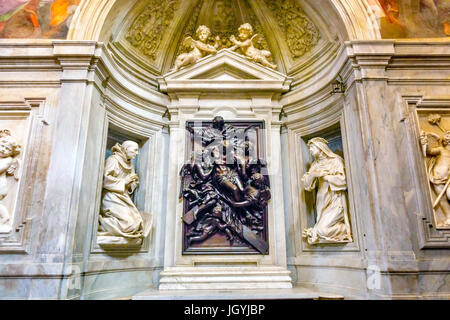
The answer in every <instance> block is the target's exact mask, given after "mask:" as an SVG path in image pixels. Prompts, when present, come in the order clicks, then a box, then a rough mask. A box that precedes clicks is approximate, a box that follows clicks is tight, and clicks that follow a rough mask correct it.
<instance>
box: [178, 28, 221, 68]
mask: <svg viewBox="0 0 450 320" xmlns="http://www.w3.org/2000/svg"><path fill="white" fill-rule="evenodd" d="M195 34H196V36H197V38H198V40H194V39H193V38H192V37H191V36H188V37H186V39H184V43H183V44H184V45H185V46H187V47H191V48H192V50H191V51H190V52H185V53H181V54H180V55H179V56H178V57H177V59H176V60H175V65H174V67H173V69H172V70H171V71H177V70H178V69H180V68H181V67H184V66H187V65H189V64H193V63H196V62H197V61H198V60H199V59H201V58H203V57H205V56H207V55H209V54H215V53H216V52H217V49H218V48H219V46H220V43H219V41H220V38H219V37H218V36H217V37H216V38H215V44H214V45H210V44H208V43H207V41H208V38H209V36H210V34H211V30H209V28H208V27H207V26H204V25H201V26H199V27H198V28H197V31H196V32H195Z"/></svg>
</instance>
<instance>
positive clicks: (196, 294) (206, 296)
mask: <svg viewBox="0 0 450 320" xmlns="http://www.w3.org/2000/svg"><path fill="white" fill-rule="evenodd" d="M292 299H305V300H308V299H316V300H317V299H332V300H342V299H344V297H343V296H340V295H336V294H328V293H323V292H318V291H313V290H309V289H306V288H301V287H297V288H292V289H263V290H189V291H178V290H170V291H164V290H158V289H149V290H146V291H144V292H141V293H138V294H136V295H134V296H133V297H132V300H292Z"/></svg>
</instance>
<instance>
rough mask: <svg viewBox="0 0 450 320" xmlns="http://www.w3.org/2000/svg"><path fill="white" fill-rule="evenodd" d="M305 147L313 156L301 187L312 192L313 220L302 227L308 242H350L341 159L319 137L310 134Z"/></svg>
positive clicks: (343, 170) (345, 182) (345, 183)
mask: <svg viewBox="0 0 450 320" xmlns="http://www.w3.org/2000/svg"><path fill="white" fill-rule="evenodd" d="M308 147H309V149H310V152H311V154H312V155H313V156H314V158H315V160H314V162H313V163H312V165H311V168H310V169H309V171H308V172H307V173H306V174H305V175H304V176H303V178H302V182H303V184H304V187H305V190H307V191H314V190H315V188H316V187H318V191H317V194H316V212H317V220H316V224H315V225H314V227H312V228H307V229H305V230H304V231H303V237H304V238H306V240H307V241H308V243H309V244H317V243H341V242H352V241H353V240H352V235H351V228H350V222H349V216H348V209H347V200H346V190H347V181H346V177H345V169H344V160H343V159H342V158H341V157H340V156H338V155H337V154H335V153H333V152H332V151H331V150H330V148H329V147H328V142H327V141H326V140H325V139H323V138H313V139H311V140H310V141H309V142H308Z"/></svg>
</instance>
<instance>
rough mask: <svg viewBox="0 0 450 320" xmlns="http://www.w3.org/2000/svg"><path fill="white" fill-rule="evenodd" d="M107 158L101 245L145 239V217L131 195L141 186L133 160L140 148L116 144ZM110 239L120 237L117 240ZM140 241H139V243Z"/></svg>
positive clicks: (126, 142)
mask: <svg viewBox="0 0 450 320" xmlns="http://www.w3.org/2000/svg"><path fill="white" fill-rule="evenodd" d="M111 150H112V152H113V154H112V155H111V156H110V157H108V159H107V160H106V165H105V172H104V177H103V199H102V207H101V212H100V218H99V231H98V242H99V244H108V243H111V242H112V243H114V242H120V237H121V238H125V239H138V238H140V239H142V238H143V237H144V236H146V232H145V229H147V228H145V224H144V219H143V214H142V213H141V212H139V210H138V209H137V208H136V206H135V205H134V203H133V201H132V199H131V195H132V194H133V192H134V190H135V189H136V187H137V186H138V184H139V177H138V176H137V174H136V172H135V169H134V166H133V163H132V162H131V160H133V159H134V158H135V157H136V155H137V154H138V150H139V146H138V144H137V143H136V142H134V141H125V142H124V143H122V144H119V143H117V144H116V145H115V146H114V147H113V148H112V149H111ZM111 237H119V238H118V239H114V238H111ZM137 242H139V241H137Z"/></svg>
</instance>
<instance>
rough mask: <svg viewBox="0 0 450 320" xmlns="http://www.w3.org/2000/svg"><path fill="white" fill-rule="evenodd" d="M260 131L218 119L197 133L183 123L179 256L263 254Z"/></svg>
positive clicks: (257, 125) (266, 191) (264, 179)
mask: <svg viewBox="0 0 450 320" xmlns="http://www.w3.org/2000/svg"><path fill="white" fill-rule="evenodd" d="M262 128H263V123H262V122H253V123H251V122H239V121H234V122H233V123H229V124H225V121H224V120H223V118H222V117H215V118H214V120H213V121H212V124H209V123H204V124H203V125H202V128H195V129H194V128H192V123H188V125H187V129H188V130H189V132H190V139H189V141H190V150H192V154H191V158H190V161H189V162H188V163H186V164H185V165H184V166H183V168H182V169H181V172H180V176H181V179H182V183H181V189H180V199H183V200H184V214H183V222H184V253H185V254H188V253H209V252H214V253H233V252H240V253H261V254H267V253H268V244H267V204H268V201H269V200H270V197H271V194H270V183H269V177H268V174H267V166H266V163H265V161H264V159H263V157H262V154H263V152H262V150H263V146H262V138H261V135H262V130H261V129H262ZM258 133H259V135H258Z"/></svg>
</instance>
